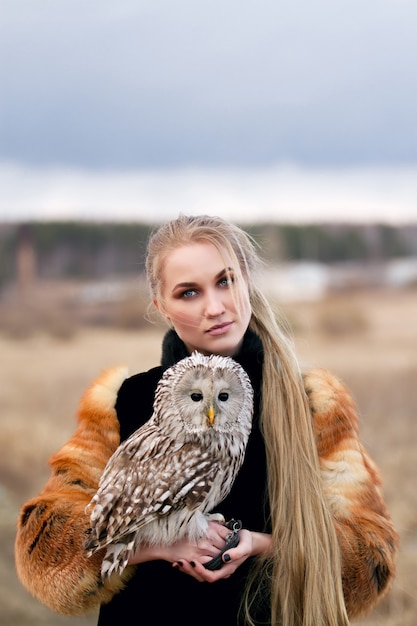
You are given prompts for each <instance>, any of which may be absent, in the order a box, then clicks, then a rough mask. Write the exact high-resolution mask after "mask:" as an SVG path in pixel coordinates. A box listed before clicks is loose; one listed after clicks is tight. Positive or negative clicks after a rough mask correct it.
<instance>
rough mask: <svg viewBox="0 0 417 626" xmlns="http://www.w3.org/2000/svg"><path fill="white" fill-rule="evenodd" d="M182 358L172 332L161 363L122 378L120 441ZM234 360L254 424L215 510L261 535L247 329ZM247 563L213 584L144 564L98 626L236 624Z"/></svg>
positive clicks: (255, 367)
mask: <svg viewBox="0 0 417 626" xmlns="http://www.w3.org/2000/svg"><path fill="white" fill-rule="evenodd" d="M185 356H188V354H187V352H186V349H185V346H184V344H183V343H182V342H181V340H180V339H179V338H178V336H177V335H176V333H175V332H174V331H170V332H169V333H168V334H167V335H166V337H165V339H164V343H163V353H162V361H161V365H160V366H159V367H155V368H153V369H151V370H149V371H148V372H144V373H142V374H137V375H135V376H132V377H131V378H128V379H127V380H125V382H124V383H123V385H122V386H121V388H120V391H119V394H118V398H117V402H116V410H117V415H118V418H119V421H120V434H121V440H122V441H123V440H125V439H126V438H127V437H129V435H131V434H132V432H133V431H135V430H136V429H137V428H139V427H140V426H141V425H142V424H144V422H146V421H147V420H148V419H149V418H150V417H151V415H152V410H153V401H154V393H155V389H156V386H157V384H158V381H159V379H160V378H161V376H162V374H163V372H164V370H165V369H166V368H168V367H170V366H171V365H173V364H174V363H176V362H177V361H179V360H180V359H181V358H183V357H185ZM234 358H235V360H236V361H238V362H239V363H240V364H241V365H242V367H243V368H244V369H245V370H246V372H247V373H248V375H249V378H250V379H251V382H252V385H253V388H254V392H255V399H254V417H253V426H252V431H251V434H250V436H249V441H248V445H247V449H246V455H245V460H244V463H243V465H242V468H241V469H240V472H239V474H238V476H237V478H236V481H235V483H234V485H233V488H232V490H231V492H230V494H229V495H228V496H227V498H226V499H225V500H224V501H223V502H222V503H221V504H220V505H219V506H217V507H216V511H218V512H220V513H222V514H223V515H224V517H225V518H226V519H231V518H235V519H240V520H242V522H243V526H244V528H248V529H249V530H254V531H261V532H262V531H265V529H267V521H266V520H267V519H268V508H267V505H266V504H265V502H266V498H265V489H266V470H265V447H264V443H263V439H262V435H261V433H260V430H259V396H260V385H261V376H262V346H261V343H260V340H259V339H258V337H257V336H256V335H254V334H253V333H252V332H250V331H248V332H247V333H246V335H245V340H244V344H243V346H242V349H241V351H240V353H239V354H238V355H237V356H235V357H234ZM250 562H251V559H248V560H247V561H246V562H245V563H244V564H243V565H241V566H240V567H239V568H238V570H237V571H236V572H235V573H234V574H233V575H232V576H231V577H230V578H228V579H224V580H220V581H218V582H216V583H213V584H208V583H200V582H197V581H196V580H195V579H194V578H192V577H191V576H188V575H187V574H183V573H182V572H181V571H178V570H177V569H174V568H173V567H172V565H171V563H167V562H165V561H151V562H148V563H142V564H140V565H138V566H137V569H136V573H135V575H134V577H133V578H132V580H131V581H130V582H129V584H128V585H127V587H126V589H125V590H124V591H122V592H121V593H119V594H117V595H116V596H114V598H113V600H112V601H111V602H110V603H109V604H107V605H105V606H102V608H101V611H100V616H99V621H98V626H115V625H116V624H127V623H132V624H141V625H142V624H143V625H146V626H165V625H167V624H177V623H178V624H181V626H187V625H190V626H191V624H192V625H193V626H195V625H196V626H204V625H207V626H208V625H210V626H234V625H235V624H238V623H239V622H238V618H237V614H238V606H239V600H240V597H241V593H242V590H243V588H244V584H245V577H246V575H247V572H248V569H249V567H250ZM242 623H243V622H242ZM264 623H265V622H264Z"/></svg>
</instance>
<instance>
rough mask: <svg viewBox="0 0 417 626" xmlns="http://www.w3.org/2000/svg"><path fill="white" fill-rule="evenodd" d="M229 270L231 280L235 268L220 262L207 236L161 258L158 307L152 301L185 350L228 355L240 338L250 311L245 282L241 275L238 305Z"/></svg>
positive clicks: (246, 324)
mask: <svg viewBox="0 0 417 626" xmlns="http://www.w3.org/2000/svg"><path fill="white" fill-rule="evenodd" d="M229 273H230V276H231V278H232V280H233V277H234V268H233V267H231V264H227V265H226V266H225V263H224V261H223V259H222V257H221V255H220V253H219V252H218V250H217V248H216V247H215V246H214V245H213V244H211V243H207V242H197V243H192V244H189V245H184V246H182V247H181V248H177V249H175V250H173V251H172V252H170V253H169V254H168V255H167V257H166V258H165V261H164V265H163V268H162V285H161V293H162V299H163V307H161V306H160V303H158V302H155V305H156V306H157V307H158V308H159V309H160V310H161V312H162V313H163V315H164V317H165V318H166V319H167V321H168V322H170V323H171V324H172V325H173V326H174V328H175V330H176V332H177V334H178V335H179V337H180V338H181V339H182V340H183V342H184V343H185V345H186V347H187V349H188V351H189V352H190V353H191V352H192V351H193V350H198V351H199V352H202V353H203V354H220V355H222V356H233V354H235V353H236V352H237V351H238V349H239V347H240V345H241V343H242V340H243V335H244V334H245V331H246V329H247V327H248V325H249V320H250V317H251V306H250V302H249V292H248V286H247V284H246V282H242V281H241V283H240V284H239V285H236V286H237V289H236V291H235V296H237V301H238V302H239V303H240V304H239V311H238V310H237V307H236V304H235V302H234V299H233V293H232V289H231V285H230V282H229V278H228V275H229ZM162 308H163V310H162Z"/></svg>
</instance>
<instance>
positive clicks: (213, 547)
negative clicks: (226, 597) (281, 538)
mask: <svg viewBox="0 0 417 626" xmlns="http://www.w3.org/2000/svg"><path fill="white" fill-rule="evenodd" d="M229 534H230V530H229V528H227V526H224V525H223V524H219V523H218V522H213V521H210V522H209V525H208V530H207V533H206V535H205V537H203V538H202V539H200V540H199V541H198V542H193V541H190V540H189V539H182V540H180V541H177V542H176V543H174V544H172V545H170V546H141V547H140V548H139V550H138V551H137V552H136V554H135V555H134V556H133V557H132V558H131V559H130V560H129V564H130V565H135V564H138V563H144V562H145V561H156V560H164V561H169V562H170V563H172V566H173V567H175V568H176V569H178V570H180V571H182V572H184V573H185V574H189V575H190V576H193V578H195V579H196V580H198V581H200V582H210V583H212V582H216V581H217V580H220V579H222V578H229V576H231V575H232V574H233V573H234V572H235V571H236V570H237V568H238V567H239V566H240V565H241V564H242V563H243V562H244V561H246V559H247V558H249V557H250V556H255V555H257V554H265V555H268V554H269V553H270V551H271V536H270V535H268V534H266V533H258V532H251V531H249V530H246V529H242V530H240V531H239V544H238V545H237V546H236V548H230V549H229V550H227V551H226V552H225V553H224V554H223V555H222V560H223V566H222V567H221V568H220V569H219V570H214V571H212V570H208V569H206V568H205V567H204V563H207V562H208V561H210V560H211V559H212V558H213V557H215V556H217V555H218V554H219V552H220V551H221V550H223V548H224V546H225V542H226V537H227V536H228V535H229Z"/></svg>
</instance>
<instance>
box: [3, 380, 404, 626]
mask: <svg viewBox="0 0 417 626" xmlns="http://www.w3.org/2000/svg"><path fill="white" fill-rule="evenodd" d="M125 376H126V370H124V369H123V368H118V369H114V370H109V371H108V372H105V373H103V374H102V375H101V376H100V377H99V378H98V379H97V380H96V381H95V382H94V383H93V384H92V385H91V387H90V388H89V389H88V390H87V391H86V393H85V394H84V396H83V397H82V399H81V403H80V407H79V412H78V428H77V430H76V432H75V433H74V436H73V437H72V438H71V439H70V440H69V441H68V442H67V443H66V444H65V445H64V446H63V447H62V448H61V450H59V452H57V453H56V454H54V455H53V456H52V457H51V458H50V460H49V463H50V466H51V476H50V478H49V480H48V482H47V484H46V486H45V488H44V489H43V490H42V492H41V493H40V494H39V496H37V497H35V498H33V499H32V500H30V501H29V502H27V503H26V504H24V506H23V507H22V510H21V512H20V516H19V519H18V523H17V535H16V543H15V559H16V569H17V573H18V576H19V579H20V581H21V582H22V584H23V585H24V586H25V587H26V588H27V589H28V590H29V591H30V592H31V593H32V594H33V595H34V596H35V597H36V598H37V599H38V600H40V601H41V602H43V603H44V604H46V605H47V606H48V607H49V608H51V609H52V610H54V611H56V612H58V613H63V614H66V615H77V614H83V613H88V612H89V611H92V610H95V609H97V608H98V606H99V605H100V604H102V603H105V602H108V601H109V600H110V599H111V597H112V596H113V595H114V594H115V593H117V592H118V591H119V590H120V589H121V588H122V587H123V586H124V584H125V583H126V582H127V580H128V579H129V577H130V575H131V573H132V572H133V570H134V568H132V567H130V568H127V569H126V570H125V572H124V575H123V576H122V577H118V576H116V575H114V576H113V577H112V578H111V579H110V581H108V582H106V583H105V584H103V583H102V582H101V577H100V567H101V559H102V556H103V554H102V553H98V554H96V555H94V556H93V557H91V558H89V559H88V558H86V557H85V555H84V551H83V542H84V538H85V536H86V532H87V529H88V527H89V517H88V516H87V515H86V513H85V506H86V505H87V504H88V502H89V501H90V499H91V497H92V495H93V493H94V492H95V490H96V488H97V485H98V481H99V477H100V475H101V473H102V471H103V469H104V466H105V464H106V462H107V460H108V458H109V457H110V455H111V454H112V453H113V451H114V450H115V449H116V447H117V445H118V443H119V424H118V420H117V416H116V412H115V409H114V405H115V400H116V395H117V391H118V389H119V387H120V384H121V383H122V381H123V379H124V378H125ZM304 383H305V388H306V391H307V394H308V397H309V402H310V407H311V412H312V416H313V418H314V428H315V434H316V439H317V446H318V452H319V457H320V465H321V471H322V476H323V481H324V486H325V494H326V497H327V499H328V502H329V507H330V509H331V511H332V514H333V516H334V520H335V526H336V531H337V534H338V537H339V542H340V546H341V552H342V576H343V584H344V592H345V597H346V604H347V609H348V613H349V615H350V617H356V616H358V615H361V614H363V613H366V612H368V611H369V610H370V609H371V608H372V607H373V606H374V605H375V603H376V601H377V600H378V598H379V597H381V595H383V594H384V593H385V592H386V591H387V589H388V588H389V585H390V582H391V580H392V578H393V575H394V569H395V568H394V557H395V552H396V546H397V541H398V539H397V535H396V532H395V530H394V528H393V526H392V524H391V521H390V517H389V514H388V512H387V510H386V508H385V505H384V501H383V498H382V495H381V483H380V479H379V476H378V472H377V470H376V468H375V466H374V464H373V462H372V460H371V459H370V458H369V456H368V455H367V453H366V451H365V450H364V449H363V447H362V445H361V443H360V440H359V434H358V420H357V415H356V410H355V407H354V404H353V401H352V399H351V397H350V395H349V393H348V392H347V391H346V389H345V388H344V387H343V385H341V384H340V383H339V381H338V380H337V379H336V378H335V377H334V376H332V375H331V374H330V373H329V372H327V370H322V369H316V370H312V371H310V372H309V373H307V374H306V376H305V378H304Z"/></svg>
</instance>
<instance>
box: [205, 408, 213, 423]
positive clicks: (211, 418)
mask: <svg viewBox="0 0 417 626" xmlns="http://www.w3.org/2000/svg"><path fill="white" fill-rule="evenodd" d="M207 417H208V421H209V424H210V426H213V423H214V408H213V406H212V405H211V406H209V408H208V411H207Z"/></svg>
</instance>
